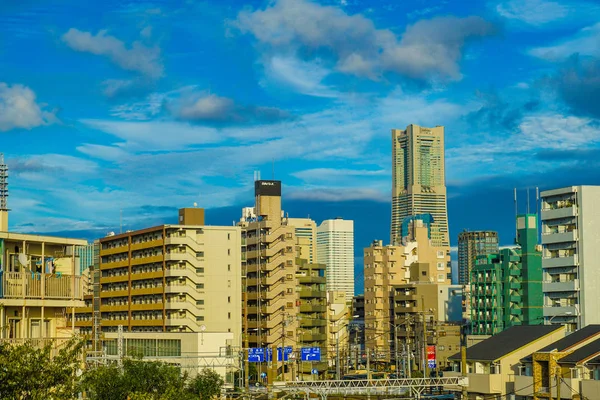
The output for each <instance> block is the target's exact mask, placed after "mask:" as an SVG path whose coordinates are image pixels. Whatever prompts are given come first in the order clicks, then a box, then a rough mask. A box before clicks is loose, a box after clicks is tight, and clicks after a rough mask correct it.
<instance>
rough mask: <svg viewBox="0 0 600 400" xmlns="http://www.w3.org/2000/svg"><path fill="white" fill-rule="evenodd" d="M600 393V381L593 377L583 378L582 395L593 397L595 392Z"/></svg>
mask: <svg viewBox="0 0 600 400" xmlns="http://www.w3.org/2000/svg"><path fill="white" fill-rule="evenodd" d="M598 393H600V381H595V380H591V379H582V380H581V395H582V397H583V396H585V397H586V398H592V396H594V395H595V394H598Z"/></svg>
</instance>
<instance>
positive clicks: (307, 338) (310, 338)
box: [300, 332, 327, 342]
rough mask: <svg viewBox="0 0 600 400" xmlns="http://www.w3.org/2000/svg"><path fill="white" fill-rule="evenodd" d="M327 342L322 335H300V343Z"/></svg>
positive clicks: (325, 336)
mask: <svg viewBox="0 0 600 400" xmlns="http://www.w3.org/2000/svg"><path fill="white" fill-rule="evenodd" d="M325 340H327V335H326V334H324V333H309V332H304V333H302V334H300V342H324V341H325Z"/></svg>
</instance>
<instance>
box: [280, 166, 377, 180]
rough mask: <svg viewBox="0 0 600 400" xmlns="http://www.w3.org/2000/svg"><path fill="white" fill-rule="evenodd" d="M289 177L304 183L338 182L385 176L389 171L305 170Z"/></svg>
mask: <svg viewBox="0 0 600 400" xmlns="http://www.w3.org/2000/svg"><path fill="white" fill-rule="evenodd" d="M290 175H292V176H295V177H296V178H298V179H302V180H304V181H314V180H327V181H331V180H338V179H340V178H345V177H350V178H352V179H354V178H355V177H373V176H387V175H389V171H386V170H381V169H379V170H364V169H347V168H340V169H334V168H313V169H306V170H303V171H297V172H293V173H291V174H290Z"/></svg>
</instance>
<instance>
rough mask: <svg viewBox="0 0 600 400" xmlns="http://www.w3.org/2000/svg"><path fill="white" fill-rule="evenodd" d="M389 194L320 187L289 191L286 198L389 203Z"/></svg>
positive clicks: (367, 189)
mask: <svg viewBox="0 0 600 400" xmlns="http://www.w3.org/2000/svg"><path fill="white" fill-rule="evenodd" d="M390 196H391V195H389V194H387V193H385V192H381V191H379V190H376V189H371V188H357V187H351V188H327V187H321V188H316V189H308V190H290V192H289V193H287V194H286V197H287V198H289V199H293V200H312V201H352V200H374V201H380V202H389V201H390Z"/></svg>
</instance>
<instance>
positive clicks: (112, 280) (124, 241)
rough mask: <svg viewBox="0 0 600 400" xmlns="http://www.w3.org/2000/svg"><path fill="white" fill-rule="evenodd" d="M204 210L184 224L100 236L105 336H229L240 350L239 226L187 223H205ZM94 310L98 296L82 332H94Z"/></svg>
mask: <svg viewBox="0 0 600 400" xmlns="http://www.w3.org/2000/svg"><path fill="white" fill-rule="evenodd" d="M194 210H197V211H194ZM199 210H201V209H188V210H185V212H184V213H183V215H184V218H180V220H181V221H182V224H180V225H161V226H157V227H152V228H147V229H142V230H137V231H131V232H126V233H123V234H120V235H113V236H108V237H105V238H102V239H100V241H99V246H100V251H99V253H100V254H99V257H100V265H99V275H100V276H99V280H100V282H99V283H100V287H101V290H100V293H99V295H100V302H99V306H100V309H99V315H100V317H99V319H100V322H99V324H98V325H99V329H100V330H101V332H102V333H108V332H117V330H118V328H119V326H122V327H123V330H124V331H125V332H146V333H150V332H154V333H157V332H208V333H210V332H222V333H231V334H232V341H231V343H229V345H231V346H233V347H237V348H240V347H241V328H242V323H241V302H242V299H241V292H242V288H241V234H240V228H239V227H234V226H232V227H220V226H205V225H191V224H188V223H189V222H190V219H191V222H203V211H204V210H201V211H202V218H200V219H199V218H198V217H199V213H198V211H199ZM180 215H181V213H180ZM95 311H97V310H94V307H93V299H92V303H91V304H89V306H88V307H87V308H86V309H84V310H82V311H81V312H80V313H78V315H77V321H76V325H78V326H80V327H81V329H82V331H84V332H88V333H93V331H94V324H95V321H94V312H95Z"/></svg>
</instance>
